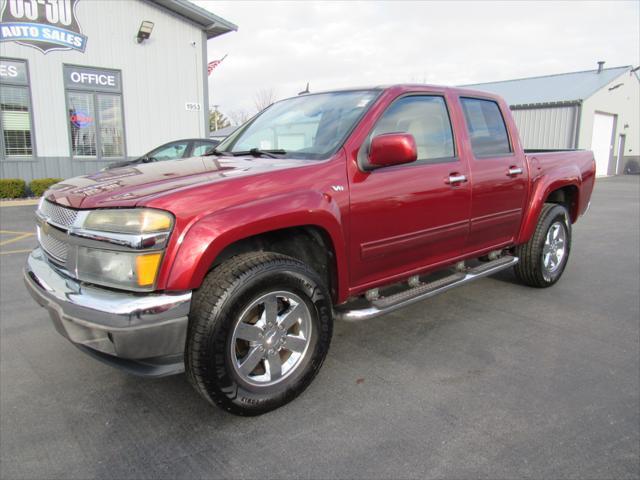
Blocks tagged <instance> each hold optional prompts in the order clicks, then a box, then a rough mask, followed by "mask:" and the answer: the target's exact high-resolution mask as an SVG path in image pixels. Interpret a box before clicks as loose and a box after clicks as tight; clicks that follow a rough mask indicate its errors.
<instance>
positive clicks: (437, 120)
mask: <svg viewBox="0 0 640 480" xmlns="http://www.w3.org/2000/svg"><path fill="white" fill-rule="evenodd" d="M384 133H410V134H411V135H413V138H414V139H415V141H416V146H417V147H418V161H419V162H420V161H421V162H423V163H440V162H443V161H447V160H450V159H452V158H453V157H454V156H455V149H454V146H453V133H452V131H451V122H450V121H449V112H448V111H447V106H446V104H445V102H444V98H442V97H436V96H422V95H421V96H417V95H416V96H409V97H403V98H401V99H399V100H397V101H395V102H394V103H393V104H391V106H390V107H389V108H388V109H387V110H386V111H385V112H384V114H383V115H382V117H381V118H380V120H378V123H377V124H376V126H375V128H374V129H373V132H372V134H371V138H373V137H375V136H377V135H382V134H384Z"/></svg>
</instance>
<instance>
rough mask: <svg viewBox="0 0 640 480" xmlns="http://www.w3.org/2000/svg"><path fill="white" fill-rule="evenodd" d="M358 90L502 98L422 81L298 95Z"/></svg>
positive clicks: (482, 92)
mask: <svg viewBox="0 0 640 480" xmlns="http://www.w3.org/2000/svg"><path fill="white" fill-rule="evenodd" d="M358 90H379V91H396V92H397V93H398V94H402V93H408V92H435V93H445V92H450V93H453V94H457V95H472V96H474V97H483V98H491V99H494V100H502V97H500V96H499V95H497V94H494V93H489V92H484V91H481V90H474V89H470V88H460V87H449V86H445V85H433V84H423V83H396V84H386V85H374V86H371V85H370V86H360V87H347V88H336V89H331V90H323V91H318V92H310V93H304V94H301V95H300V96H306V95H317V94H320V93H336V92H353V91H358Z"/></svg>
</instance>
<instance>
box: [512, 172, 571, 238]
mask: <svg viewBox="0 0 640 480" xmlns="http://www.w3.org/2000/svg"><path fill="white" fill-rule="evenodd" d="M549 180H550V179H549V177H548V176H547V175H542V176H540V177H538V178H536V179H534V180H533V186H532V189H531V195H530V197H529V209H528V210H527V212H526V213H525V216H524V218H523V221H522V226H521V228H520V234H519V235H518V241H517V243H518V244H522V243H526V242H528V241H529V239H530V238H531V236H532V235H533V232H534V231H535V229H536V225H537V224H538V218H539V217H540V212H541V211H542V206H543V205H544V203H545V202H546V200H547V198H549V195H550V194H551V193H552V192H554V191H556V190H559V189H561V188H565V187H576V189H577V191H578V193H577V195H578V196H579V195H580V188H581V186H582V178H581V176H580V175H579V173H578V174H573V175H571V176H568V177H564V178H561V179H556V180H551V181H549ZM579 203H580V202H579V198H576V207H575V211H571V212H569V214H570V217H571V222H572V223H575V221H576V220H577V216H578V211H577V206H578V205H579Z"/></svg>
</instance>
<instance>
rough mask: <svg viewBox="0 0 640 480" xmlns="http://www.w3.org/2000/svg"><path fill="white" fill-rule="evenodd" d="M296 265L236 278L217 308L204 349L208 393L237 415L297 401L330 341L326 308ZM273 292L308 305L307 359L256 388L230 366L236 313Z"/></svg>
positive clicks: (320, 292) (313, 281)
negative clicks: (211, 390)
mask: <svg viewBox="0 0 640 480" xmlns="http://www.w3.org/2000/svg"><path fill="white" fill-rule="evenodd" d="M301 267H302V266H301V265H297V263H294V262H290V263H289V264H288V265H276V266H274V265H268V266H266V267H265V268H262V269H260V271H259V272H252V274H251V275H249V276H247V278H242V277H241V278H238V279H237V280H236V281H235V282H234V284H233V285H232V287H231V288H230V289H228V291H227V292H226V295H225V298H224V299H223V300H222V302H221V303H220V304H219V310H218V313H217V315H215V319H212V320H213V321H214V322H215V326H214V328H213V329H211V330H210V335H209V339H208V342H207V343H208V344H207V348H208V349H211V350H210V351H212V352H213V355H211V358H212V363H213V364H212V365H208V366H207V370H209V372H208V376H214V377H215V378H214V379H213V380H214V381H213V382H211V383H210V385H211V387H212V388H214V389H216V390H218V393H219V394H222V395H224V396H225V397H227V399H228V400H229V401H230V402H232V403H233V404H234V405H235V406H236V407H238V408H239V409H240V410H241V411H242V413H245V414H246V413H247V412H251V413H255V414H259V413H263V412H265V411H268V410H272V409H273V408H277V407H278V406H280V405H282V404H284V403H287V402H288V401H290V400H291V399H293V398H294V397H295V396H297V395H298V393H299V392H300V391H302V390H303V389H304V388H305V387H306V386H307V385H308V384H309V383H310V382H311V380H312V379H313V377H314V376H315V373H316V372H317V370H318V369H319V368H320V366H321V364H322V362H323V360H324V357H325V355H326V352H327V350H328V346H329V342H330V339H331V303H330V300H329V297H328V295H327V293H326V291H325V289H324V288H323V287H322V285H321V283H320V281H319V279H317V278H314V275H313V274H312V272H308V271H305V269H303V268H301ZM278 290H285V291H291V292H292V293H295V294H296V295H298V296H299V297H300V298H301V299H302V300H303V301H304V302H305V303H306V305H307V308H308V309H309V312H310V316H311V324H312V327H311V338H310V344H309V347H308V350H307V354H306V355H305V357H304V358H303V359H302V362H301V363H300V364H299V365H297V366H296V368H295V370H294V371H293V372H292V373H291V374H290V375H289V376H288V377H287V378H285V379H284V380H283V381H282V382H279V383H277V384H275V385H271V386H255V385H251V384H249V383H247V382H245V381H243V380H242V378H241V377H240V376H239V375H238V374H237V372H236V371H235V368H234V366H233V364H232V361H233V360H232V358H231V337H232V332H233V329H234V327H235V325H236V324H237V322H239V321H240V316H241V313H242V312H243V311H244V309H245V308H246V307H247V306H248V305H249V304H250V303H251V302H253V301H254V300H255V299H257V298H259V297H260V296H262V295H264V294H266V293H269V292H273V291H278Z"/></svg>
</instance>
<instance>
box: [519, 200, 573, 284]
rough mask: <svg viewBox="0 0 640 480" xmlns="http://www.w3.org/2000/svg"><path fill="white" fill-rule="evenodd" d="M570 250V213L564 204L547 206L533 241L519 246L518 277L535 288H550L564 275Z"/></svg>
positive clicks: (548, 204)
mask: <svg viewBox="0 0 640 480" xmlns="http://www.w3.org/2000/svg"><path fill="white" fill-rule="evenodd" d="M570 250H571V222H570V221H569V212H568V211H567V209H566V208H565V207H564V206H563V205H556V204H552V203H545V204H544V206H543V207H542V211H541V212H540V218H539V220H538V225H537V226H536V230H535V232H534V233H533V235H532V236H531V239H530V240H529V241H528V242H527V243H525V244H523V245H518V246H517V247H516V256H518V257H519V258H520V261H519V262H518V264H517V265H516V267H515V272H516V276H517V277H518V279H519V280H520V281H521V282H523V283H524V284H526V285H529V286H532V287H538V288H545V287H550V286H551V285H553V284H554V283H556V282H557V281H558V280H559V279H560V277H561V276H562V273H563V272H564V269H565V267H566V265H567V261H568V260H569V252H570Z"/></svg>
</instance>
